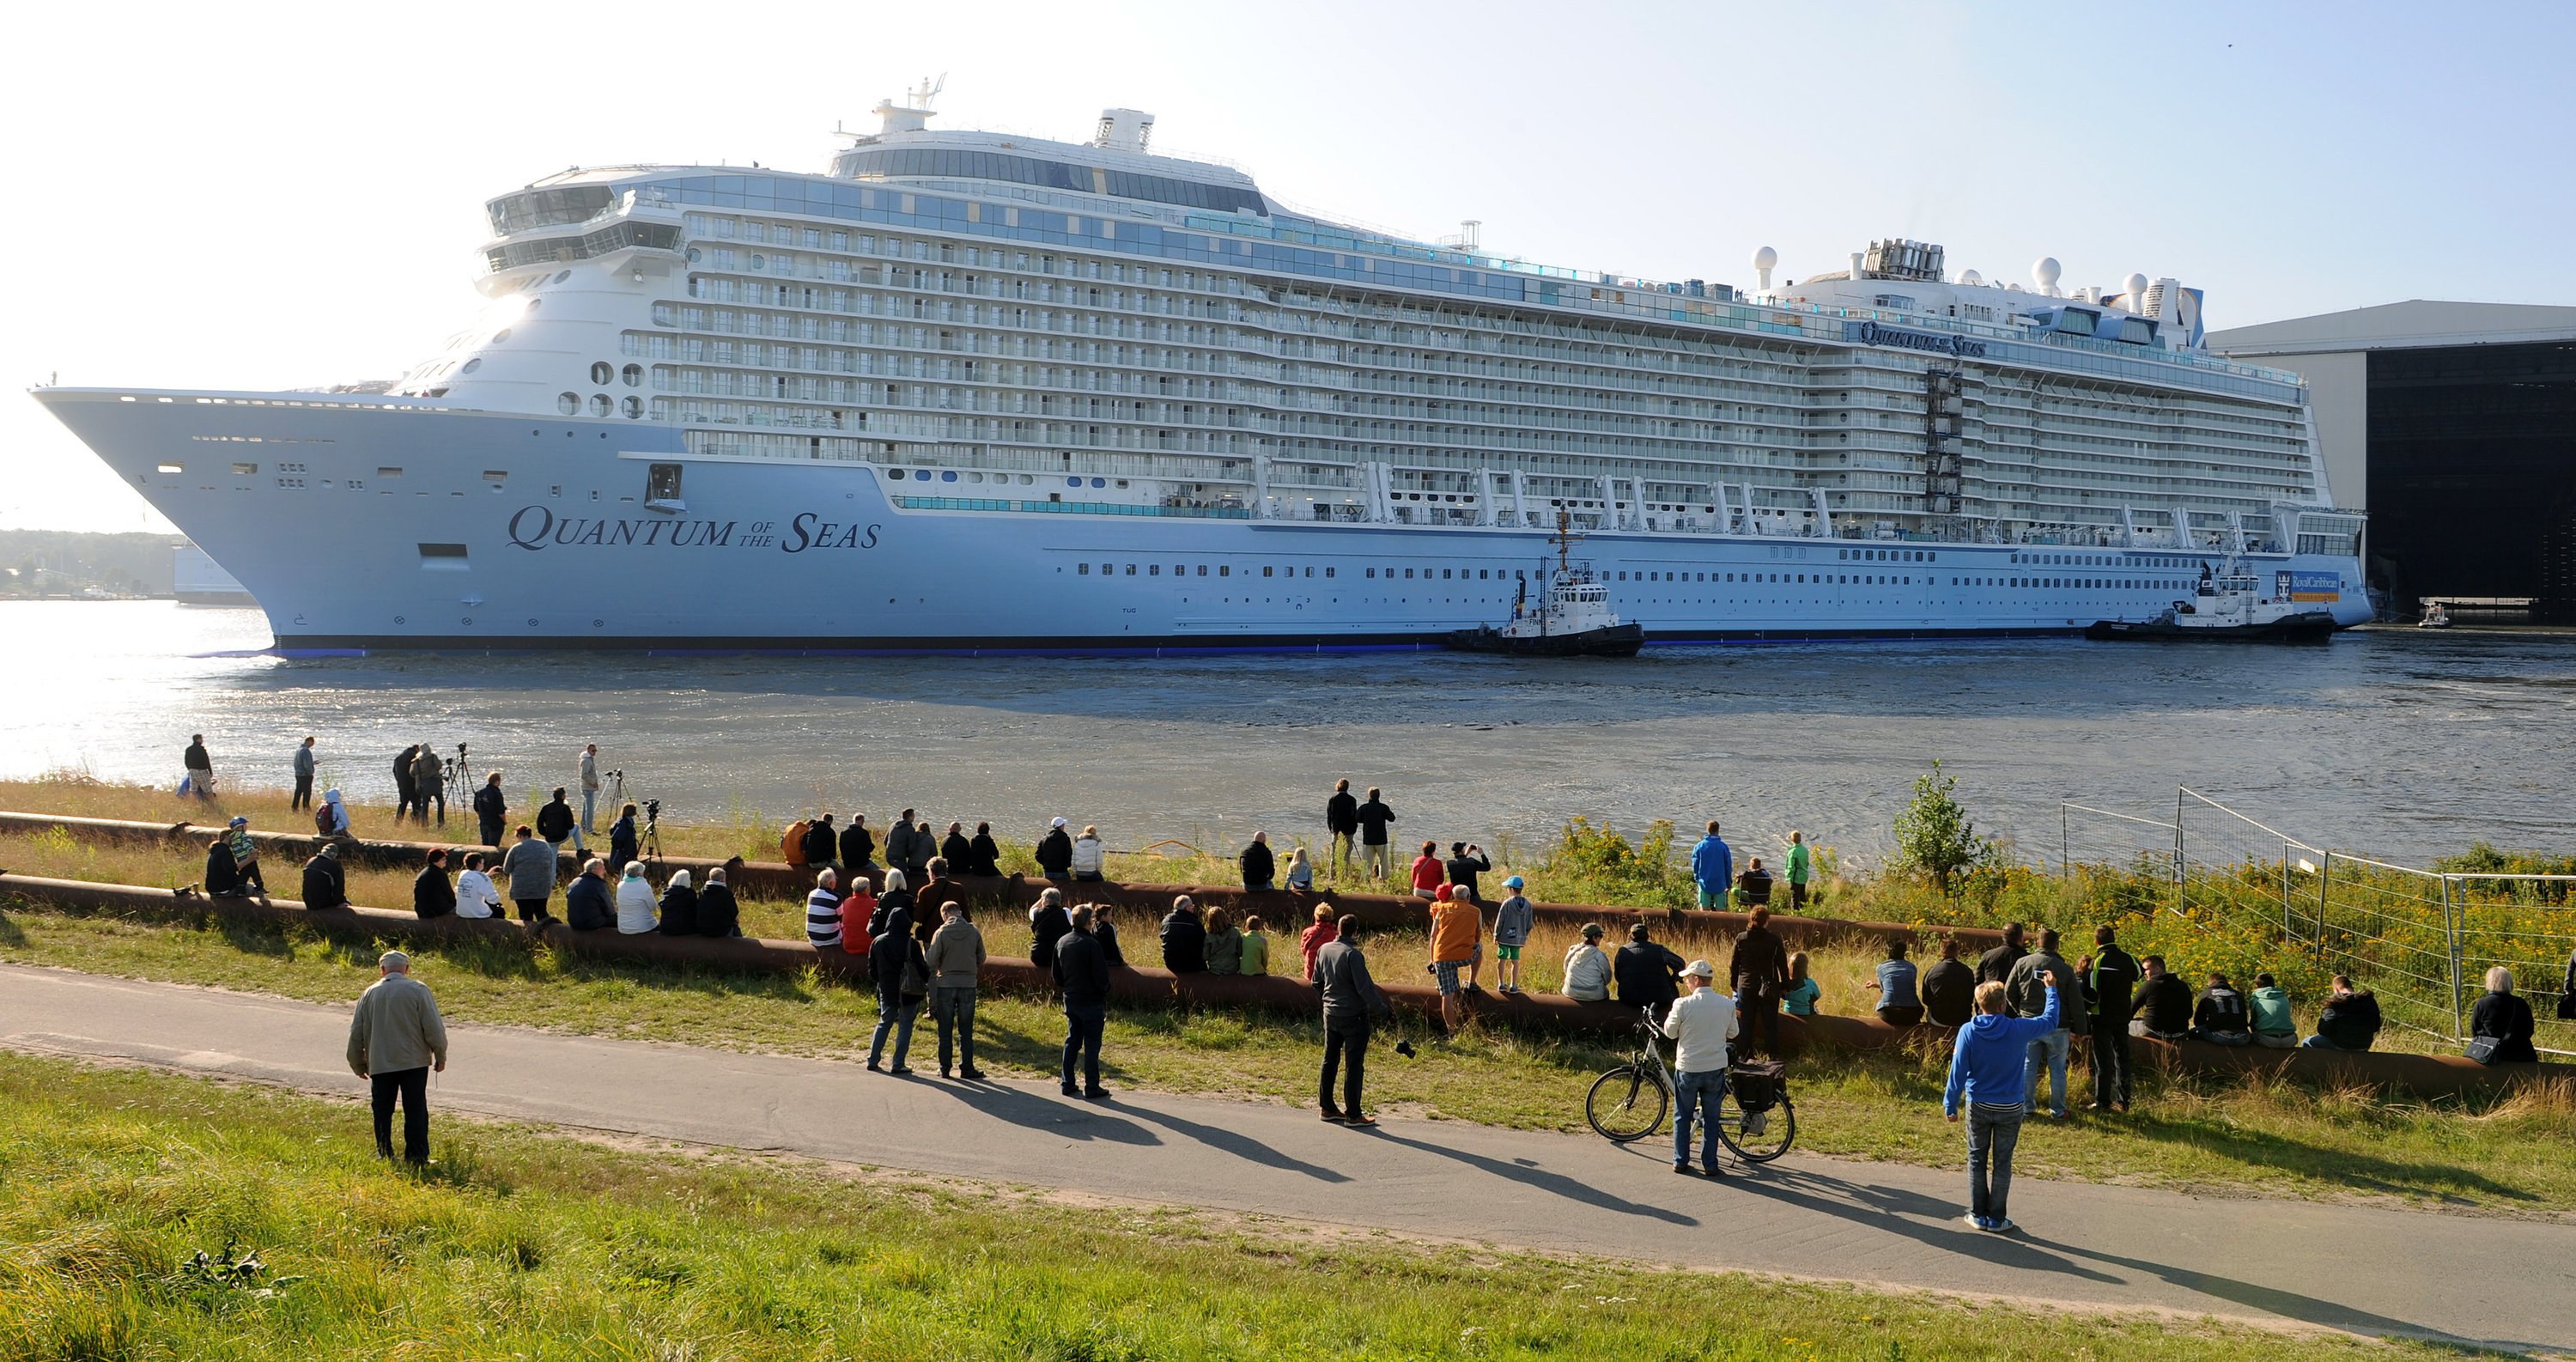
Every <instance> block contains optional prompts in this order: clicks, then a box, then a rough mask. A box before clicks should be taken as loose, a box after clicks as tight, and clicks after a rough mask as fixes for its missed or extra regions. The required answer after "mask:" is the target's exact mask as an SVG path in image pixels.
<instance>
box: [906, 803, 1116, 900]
mask: <svg viewBox="0 0 2576 1362" xmlns="http://www.w3.org/2000/svg"><path fill="white" fill-rule="evenodd" d="M886 854H887V855H889V856H891V855H893V854H894V841H893V838H892V837H891V835H889V836H888V838H887V840H886ZM1037 862H1038V873H1039V874H1041V875H1044V876H1046V877H1047V878H1048V879H1051V880H1055V881H1058V882H1059V883H1064V884H1071V883H1072V882H1073V838H1072V836H1071V835H1070V834H1068V833H1067V832H1065V830H1064V820H1063V819H1061V818H1057V819H1052V820H1049V822H1048V823H1047V833H1046V836H1044V837H1041V838H1039V839H1038V849H1037Z"/></svg>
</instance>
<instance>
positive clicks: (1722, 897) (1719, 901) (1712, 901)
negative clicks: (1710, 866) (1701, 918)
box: [1699, 884, 1726, 908]
mask: <svg viewBox="0 0 2576 1362" xmlns="http://www.w3.org/2000/svg"><path fill="white" fill-rule="evenodd" d="M1699 906H1700V907H1702V908H1723V907H1725V906H1726V891H1725V890H1723V889H1711V888H1709V887H1708V886H1707V885H1704V884H1703V885H1701V886H1700V887H1699Z"/></svg>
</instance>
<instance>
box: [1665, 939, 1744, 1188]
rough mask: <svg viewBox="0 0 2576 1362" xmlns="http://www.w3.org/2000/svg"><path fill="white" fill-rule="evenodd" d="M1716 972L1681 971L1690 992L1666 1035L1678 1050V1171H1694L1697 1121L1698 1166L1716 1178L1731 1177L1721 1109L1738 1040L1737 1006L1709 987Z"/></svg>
mask: <svg viewBox="0 0 2576 1362" xmlns="http://www.w3.org/2000/svg"><path fill="white" fill-rule="evenodd" d="M1716 977H1717V967H1716V966H1714V965H1711V964H1710V963H1709V962H1707V961H1705V960H1693V961H1692V962H1690V964H1689V965H1688V966H1686V967H1685V968H1684V969H1683V970H1682V982H1683V983H1685V984H1688V985H1690V986H1691V991H1690V992H1689V993H1688V994H1687V995H1685V996H1683V997H1682V998H1680V999H1678V1000H1677V1001H1675V1002H1674V1003H1673V1005H1672V1008H1671V1009H1670V1010H1669V1011H1667V1012H1665V1014H1664V1034H1665V1035H1667V1036H1670V1037H1672V1038H1673V1039H1674V1040H1675V1041H1676V1042H1678V1044H1676V1045H1675V1046H1674V1049H1673V1171H1674V1172H1676V1173H1681V1174H1685V1175H1687V1174H1688V1173H1689V1172H1690V1171H1691V1163H1690V1137H1691V1121H1692V1119H1693V1117H1694V1116H1696V1117H1697V1118H1698V1120H1699V1121H1700V1139H1699V1166H1700V1167H1701V1168H1703V1169H1705V1170H1707V1172H1708V1175H1709V1176H1710V1177H1713V1178H1722V1177H1724V1176H1726V1171H1725V1170H1724V1169H1723V1168H1721V1167H1719V1166H1718V1162H1717V1108H1718V1104H1719V1102H1720V1101H1721V1100H1722V1099H1723V1098H1724V1097H1725V1096H1726V1043H1727V1042H1728V1041H1730V1040H1733V1039H1735V1000H1734V999H1733V998H1730V997H1728V996H1726V995H1725V994H1723V993H1720V992H1718V991H1717V990H1716V989H1714V988H1711V987H1710V986H1709V984H1710V981H1711V980H1713V979H1714V978H1716Z"/></svg>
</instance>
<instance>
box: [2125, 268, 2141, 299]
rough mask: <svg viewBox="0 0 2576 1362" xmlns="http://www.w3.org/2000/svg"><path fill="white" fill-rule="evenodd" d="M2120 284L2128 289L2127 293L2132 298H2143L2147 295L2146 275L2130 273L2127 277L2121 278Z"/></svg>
mask: <svg viewBox="0 0 2576 1362" xmlns="http://www.w3.org/2000/svg"><path fill="white" fill-rule="evenodd" d="M2121 284H2122V286H2123V287H2124V288H2126V289H2127V290H2128V294H2129V296H2130V297H2132V298H2144V297H2146V296H2147V276H2145V275H2143V274H2132V275H2130V276H2129V277H2128V278H2127V279H2124V280H2122V281H2121Z"/></svg>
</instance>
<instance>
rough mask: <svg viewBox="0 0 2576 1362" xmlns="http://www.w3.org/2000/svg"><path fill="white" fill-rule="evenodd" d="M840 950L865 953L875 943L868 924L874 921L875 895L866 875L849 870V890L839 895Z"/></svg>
mask: <svg viewBox="0 0 2576 1362" xmlns="http://www.w3.org/2000/svg"><path fill="white" fill-rule="evenodd" d="M840 911H841V950H842V953H844V954H847V955H865V954H867V953H868V947H870V946H872V945H874V944H876V933H874V932H871V931H869V930H868V924H869V923H871V922H874V921H876V917H877V895H876V891H875V890H874V889H871V888H869V887H868V877H867V876H865V875H863V874H861V873H859V872H858V871H855V870H853V871H851V872H850V892H848V893H846V894H843V895H842V896H841V909H840Z"/></svg>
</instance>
